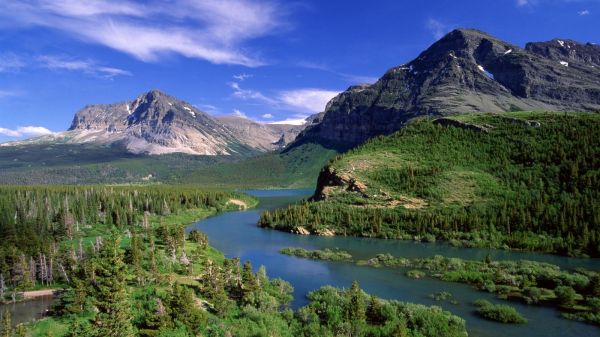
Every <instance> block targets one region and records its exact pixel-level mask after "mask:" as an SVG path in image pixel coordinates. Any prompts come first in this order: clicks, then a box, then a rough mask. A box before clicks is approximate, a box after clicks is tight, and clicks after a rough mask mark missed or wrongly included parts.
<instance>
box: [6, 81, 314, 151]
mask: <svg viewBox="0 0 600 337" xmlns="http://www.w3.org/2000/svg"><path fill="white" fill-rule="evenodd" d="M303 128H304V126H303V125H285V124H262V123H257V122H254V121H251V120H249V119H246V118H240V117H235V116H220V117H213V116H210V115H208V114H207V113H205V112H203V111H201V110H199V109H198V108H196V107H195V106H194V105H192V104H189V103H187V102H184V101H182V100H179V99H177V98H175V97H173V96H170V95H167V94H165V93H164V92H162V91H160V90H151V91H149V92H147V93H144V94H142V95H140V96H138V97H137V98H136V99H134V100H133V101H128V102H121V103H115V104H97V105H88V106H86V107H84V108H83V109H81V110H80V111H78V112H77V113H76V114H75V117H74V118H73V121H72V123H71V126H70V128H69V130H68V131H66V132H61V133H58V134H53V135H48V136H43V137H37V138H33V139H31V140H25V141H19V142H14V144H13V145H24V144H28V142H29V143H36V144H39V143H50V144H51V143H67V144H69V143H70V144H80V143H95V144H100V145H108V144H114V143H121V144H123V145H125V147H126V148H127V150H128V151H129V152H131V153H144V154H164V153H174V152H181V153H187V154H192V155H234V154H248V153H255V152H256V151H260V152H265V151H273V150H280V149H282V148H283V147H285V146H286V145H287V144H288V143H289V142H291V141H292V140H293V139H294V138H295V137H296V135H297V134H298V133H299V132H300V131H301V130H302V129H303ZM7 144H9V145H10V144H11V143H7Z"/></svg>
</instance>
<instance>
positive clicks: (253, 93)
mask: <svg viewBox="0 0 600 337" xmlns="http://www.w3.org/2000/svg"><path fill="white" fill-rule="evenodd" d="M229 86H230V87H231V88H232V89H233V96H234V97H236V98H239V99H242V100H254V101H260V102H263V103H267V104H269V105H276V104H277V101H276V100H274V99H272V98H269V97H267V96H265V95H263V93H261V92H260V91H258V90H252V89H242V88H241V87H240V84H239V83H238V82H231V83H229Z"/></svg>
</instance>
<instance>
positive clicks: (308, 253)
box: [279, 247, 352, 261]
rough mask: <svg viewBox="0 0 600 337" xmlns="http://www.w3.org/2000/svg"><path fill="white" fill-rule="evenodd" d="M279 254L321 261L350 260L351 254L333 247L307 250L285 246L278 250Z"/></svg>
mask: <svg viewBox="0 0 600 337" xmlns="http://www.w3.org/2000/svg"><path fill="white" fill-rule="evenodd" d="M279 252H280V253H281V254H285V255H290V256H297V257H302V258H306V259H313V260H323V261H352V255H350V254H349V253H348V252H346V251H343V250H340V249H337V248H334V249H329V248H325V249H322V250H321V249H315V250H308V249H304V248H293V247H286V248H283V249H281V250H280V251H279Z"/></svg>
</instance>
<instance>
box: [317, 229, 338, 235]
mask: <svg viewBox="0 0 600 337" xmlns="http://www.w3.org/2000/svg"><path fill="white" fill-rule="evenodd" d="M317 235H319V236H335V232H334V231H333V230H331V229H329V228H325V229H323V230H320V231H317Z"/></svg>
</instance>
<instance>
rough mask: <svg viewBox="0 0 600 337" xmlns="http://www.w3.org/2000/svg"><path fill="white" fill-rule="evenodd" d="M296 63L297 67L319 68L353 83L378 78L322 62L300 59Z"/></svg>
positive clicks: (371, 81)
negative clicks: (341, 69)
mask: <svg viewBox="0 0 600 337" xmlns="http://www.w3.org/2000/svg"><path fill="white" fill-rule="evenodd" d="M296 65H297V66H299V67H302V68H306V69H313V70H320V71H324V72H328V73H330V74H333V75H336V76H339V77H341V78H343V79H345V80H348V81H350V82H353V83H375V82H377V80H378V79H379V78H377V77H375V76H364V75H356V74H348V73H345V72H340V71H336V70H333V69H332V68H331V67H330V66H328V65H326V64H322V63H314V62H310V61H301V62H298V63H296Z"/></svg>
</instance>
